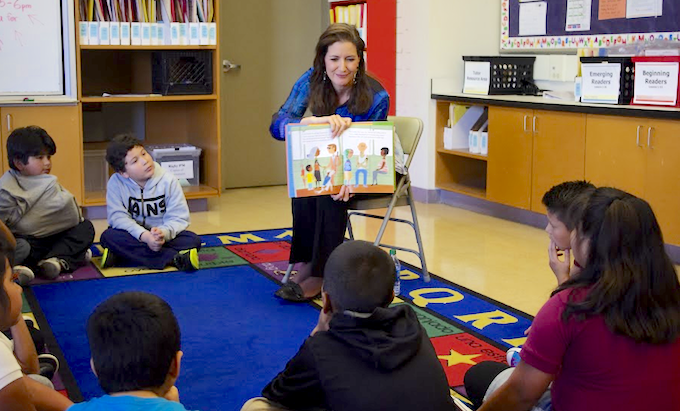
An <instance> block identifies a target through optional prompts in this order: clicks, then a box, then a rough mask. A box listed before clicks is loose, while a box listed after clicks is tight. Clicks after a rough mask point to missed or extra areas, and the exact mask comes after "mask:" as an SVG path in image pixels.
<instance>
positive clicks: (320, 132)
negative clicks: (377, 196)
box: [286, 122, 395, 198]
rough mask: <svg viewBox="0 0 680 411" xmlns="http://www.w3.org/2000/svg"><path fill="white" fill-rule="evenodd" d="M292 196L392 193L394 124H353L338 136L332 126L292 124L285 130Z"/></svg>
mask: <svg viewBox="0 0 680 411" xmlns="http://www.w3.org/2000/svg"><path fill="white" fill-rule="evenodd" d="M286 153H287V158H288V164H287V167H288V194H289V196H290V197H291V198H295V197H311V196H318V195H328V194H336V193H338V192H339V191H340V188H341V187H342V186H343V185H346V186H349V187H350V189H351V190H352V192H355V193H393V192H394V187H395V177H394V125H393V124H392V123H390V122H373V123H371V122H368V123H354V124H352V126H351V127H350V128H349V129H347V130H345V132H344V133H343V134H342V135H341V136H340V137H338V138H335V139H334V138H332V137H331V129H330V126H329V125H325V124H324V125H308V126H303V125H300V124H293V125H289V126H288V128H287V132H286Z"/></svg>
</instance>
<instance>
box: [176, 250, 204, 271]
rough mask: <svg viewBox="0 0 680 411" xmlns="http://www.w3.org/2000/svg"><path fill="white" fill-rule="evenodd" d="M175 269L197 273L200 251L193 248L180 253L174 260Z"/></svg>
mask: <svg viewBox="0 0 680 411" xmlns="http://www.w3.org/2000/svg"><path fill="white" fill-rule="evenodd" d="M174 263H175V267H177V269H178V270H180V271H189V272H191V271H196V270H198V267H199V262H198V250H197V249H195V248H192V249H190V250H183V251H180V252H179V253H178V254H177V255H176V256H175V258H174Z"/></svg>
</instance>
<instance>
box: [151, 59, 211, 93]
mask: <svg viewBox="0 0 680 411" xmlns="http://www.w3.org/2000/svg"><path fill="white" fill-rule="evenodd" d="M152 65H153V69H152V70H153V76H152V77H153V79H152V83H153V92H154V93H156V94H162V95H164V96H169V95H182V94H212V92H213V67H212V53H211V52H210V51H209V50H200V51H174V50H173V51H158V52H155V53H153V64H152Z"/></svg>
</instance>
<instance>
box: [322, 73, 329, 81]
mask: <svg viewBox="0 0 680 411" xmlns="http://www.w3.org/2000/svg"><path fill="white" fill-rule="evenodd" d="M326 80H328V76H327V75H326V72H325V71H324V72H323V81H324V83H325V82H326Z"/></svg>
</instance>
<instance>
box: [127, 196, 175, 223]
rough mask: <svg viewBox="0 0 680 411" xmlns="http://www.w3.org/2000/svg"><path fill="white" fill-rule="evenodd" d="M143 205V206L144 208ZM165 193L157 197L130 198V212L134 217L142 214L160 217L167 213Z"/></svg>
mask: <svg viewBox="0 0 680 411" xmlns="http://www.w3.org/2000/svg"><path fill="white" fill-rule="evenodd" d="M142 207H143V208H142ZM165 208H166V207H165V195H162V196H160V197H156V198H145V199H141V198H134V197H129V198H128V207H127V209H128V213H130V215H131V216H132V218H136V217H138V216H140V215H142V216H143V217H158V216H160V215H163V214H165Z"/></svg>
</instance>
